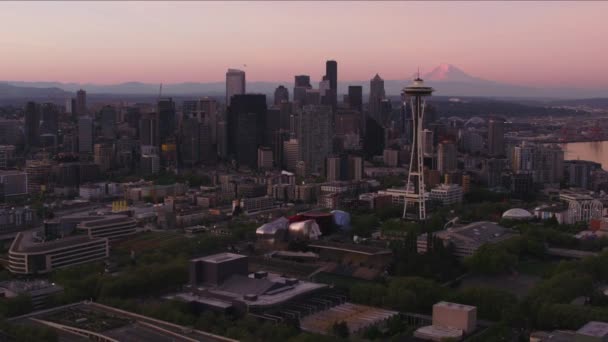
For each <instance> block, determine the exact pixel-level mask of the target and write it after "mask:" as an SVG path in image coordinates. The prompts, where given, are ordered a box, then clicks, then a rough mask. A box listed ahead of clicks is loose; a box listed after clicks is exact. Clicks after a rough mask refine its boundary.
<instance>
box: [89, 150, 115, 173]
mask: <svg viewBox="0 0 608 342" xmlns="http://www.w3.org/2000/svg"><path fill="white" fill-rule="evenodd" d="M93 161H94V163H95V164H96V165H97V166H99V171H101V172H106V171H108V170H110V169H111V168H112V167H113V165H114V145H112V144H109V143H102V144H95V147H94V154H93Z"/></svg>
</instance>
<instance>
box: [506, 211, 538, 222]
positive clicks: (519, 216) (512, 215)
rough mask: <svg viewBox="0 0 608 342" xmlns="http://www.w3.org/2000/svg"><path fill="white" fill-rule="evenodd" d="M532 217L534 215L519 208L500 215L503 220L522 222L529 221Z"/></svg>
mask: <svg viewBox="0 0 608 342" xmlns="http://www.w3.org/2000/svg"><path fill="white" fill-rule="evenodd" d="M533 217H534V215H532V214H531V213H530V212H529V211H527V210H525V209H521V208H512V209H509V210H507V211H505V212H504V213H503V214H502V218H504V219H515V220H523V219H531V218H533Z"/></svg>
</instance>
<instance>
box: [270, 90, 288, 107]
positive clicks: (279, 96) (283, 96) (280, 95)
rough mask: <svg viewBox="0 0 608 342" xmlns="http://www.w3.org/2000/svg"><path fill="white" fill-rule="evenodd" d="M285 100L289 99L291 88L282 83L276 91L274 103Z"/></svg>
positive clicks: (277, 103)
mask: <svg viewBox="0 0 608 342" xmlns="http://www.w3.org/2000/svg"><path fill="white" fill-rule="evenodd" d="M283 101H289V90H287V88H285V87H284V86H282V85H280V86H278V87H277V89H275V91H274V104H275V105H279V104H281V102H283Z"/></svg>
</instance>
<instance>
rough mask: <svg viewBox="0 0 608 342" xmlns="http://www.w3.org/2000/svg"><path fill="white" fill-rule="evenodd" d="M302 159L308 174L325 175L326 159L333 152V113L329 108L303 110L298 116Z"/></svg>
mask: <svg viewBox="0 0 608 342" xmlns="http://www.w3.org/2000/svg"><path fill="white" fill-rule="evenodd" d="M297 126H298V127H297V129H298V142H299V144H300V158H301V159H302V160H303V161H304V165H305V168H306V172H307V173H308V174H311V173H319V174H323V173H324V169H325V167H324V166H325V158H326V157H327V156H328V155H329V154H330V153H331V152H332V136H333V132H332V131H333V130H332V113H331V107H329V106H311V105H307V106H304V107H303V108H302V111H301V112H300V113H299V115H298V125H297Z"/></svg>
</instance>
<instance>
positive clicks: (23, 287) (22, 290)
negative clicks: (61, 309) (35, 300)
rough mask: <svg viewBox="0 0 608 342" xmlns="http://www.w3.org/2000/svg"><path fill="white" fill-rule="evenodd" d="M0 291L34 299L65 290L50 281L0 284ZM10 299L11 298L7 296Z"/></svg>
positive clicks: (21, 281)
mask: <svg viewBox="0 0 608 342" xmlns="http://www.w3.org/2000/svg"><path fill="white" fill-rule="evenodd" d="M0 291H2V292H6V291H8V292H11V293H13V294H15V295H19V294H28V295H30V296H32V297H34V296H36V295H40V294H45V293H55V292H60V291H63V288H62V287H61V286H59V285H56V284H55V283H51V282H49V281H48V280H44V279H38V280H31V281H25V280H10V281H3V282H0ZM7 297H9V296H7Z"/></svg>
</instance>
